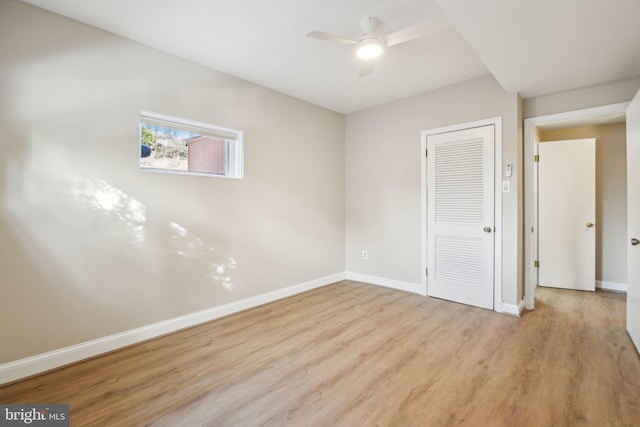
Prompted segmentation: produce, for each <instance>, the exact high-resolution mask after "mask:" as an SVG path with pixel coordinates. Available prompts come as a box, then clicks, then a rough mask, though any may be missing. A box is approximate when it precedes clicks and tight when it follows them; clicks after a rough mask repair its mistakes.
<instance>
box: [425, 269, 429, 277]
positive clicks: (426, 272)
mask: <svg viewBox="0 0 640 427" xmlns="http://www.w3.org/2000/svg"><path fill="white" fill-rule="evenodd" d="M424 274H425V275H426V276H428V275H429V269H428V268H425V270H424Z"/></svg>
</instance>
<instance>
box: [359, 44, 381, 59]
mask: <svg viewBox="0 0 640 427" xmlns="http://www.w3.org/2000/svg"><path fill="white" fill-rule="evenodd" d="M382 50H383V49H382V45H381V44H380V42H378V40H376V39H367V40H363V41H361V42H360V43H359V44H358V50H357V51H356V56H357V57H358V58H360V59H364V60H371V59H376V58H377V57H379V56H380V55H382Z"/></svg>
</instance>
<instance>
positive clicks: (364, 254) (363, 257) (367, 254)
mask: <svg viewBox="0 0 640 427" xmlns="http://www.w3.org/2000/svg"><path fill="white" fill-rule="evenodd" d="M362 259H369V252H368V251H362Z"/></svg>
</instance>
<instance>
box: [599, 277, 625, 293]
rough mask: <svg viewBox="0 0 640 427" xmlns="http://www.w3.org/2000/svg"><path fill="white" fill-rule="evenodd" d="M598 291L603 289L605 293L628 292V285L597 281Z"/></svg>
mask: <svg viewBox="0 0 640 427" xmlns="http://www.w3.org/2000/svg"><path fill="white" fill-rule="evenodd" d="M596 289H603V290H605V291H616V292H627V284H626V283H615V282H605V281H602V280H596Z"/></svg>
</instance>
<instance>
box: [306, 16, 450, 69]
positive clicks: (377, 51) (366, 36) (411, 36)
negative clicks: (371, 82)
mask: <svg viewBox="0 0 640 427" xmlns="http://www.w3.org/2000/svg"><path fill="white" fill-rule="evenodd" d="M378 24H380V21H379V20H378V19H377V18H375V17H373V16H367V17H365V18H363V19H362V20H361V21H360V27H361V28H362V34H361V35H360V37H359V38H358V39H357V40H356V39H350V38H346V37H341V36H336V35H333V34H329V33H324V32H322V31H311V32H310V33H308V34H307V37H313V38H316V39H319V40H325V41H330V42H337V43H341V44H345V45H357V48H356V56H357V57H358V58H360V59H362V60H363V61H365V62H364V63H363V68H362V69H361V70H360V76H365V75H368V74H371V72H372V71H373V66H372V63H371V62H370V61H372V60H374V59H376V58H378V57H379V56H380V55H382V52H383V51H384V49H385V48H387V47H391V46H395V45H397V44H400V43H406V42H409V41H411V40H416V39H419V38H423V37H426V36H428V35H430V34H431V33H435V32H437V31H438V30H439V29H440V26H439V24H438V21H437V20H436V19H435V18H431V19H429V20H426V21H424V22H421V23H419V24H416V25H413V26H411V27H407V28H403V29H402V30H399V31H395V32H393V33H391V34H387V35H384V36H380V35H378V34H376V28H377V27H378Z"/></svg>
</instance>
